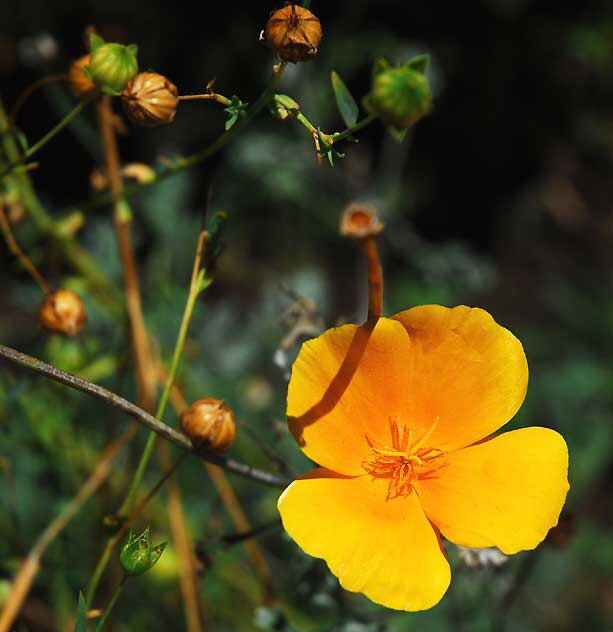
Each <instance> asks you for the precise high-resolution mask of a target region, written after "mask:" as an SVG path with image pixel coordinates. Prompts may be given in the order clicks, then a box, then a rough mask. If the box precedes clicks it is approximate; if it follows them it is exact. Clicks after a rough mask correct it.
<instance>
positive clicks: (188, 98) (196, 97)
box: [179, 92, 232, 105]
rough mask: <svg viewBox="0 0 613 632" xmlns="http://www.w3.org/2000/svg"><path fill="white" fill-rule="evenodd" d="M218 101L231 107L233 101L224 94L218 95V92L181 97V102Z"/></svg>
mask: <svg viewBox="0 0 613 632" xmlns="http://www.w3.org/2000/svg"><path fill="white" fill-rule="evenodd" d="M195 100H199V101H204V100H209V101H217V103H221V104H222V105H231V104H232V101H231V100H230V99H228V97H224V96H223V94H217V93H216V92H207V93H206V94H183V95H181V96H180V97H179V101H195Z"/></svg>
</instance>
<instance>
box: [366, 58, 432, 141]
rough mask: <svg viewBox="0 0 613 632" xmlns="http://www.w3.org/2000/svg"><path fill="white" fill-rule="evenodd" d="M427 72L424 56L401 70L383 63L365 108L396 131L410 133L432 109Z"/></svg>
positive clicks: (378, 70)
mask: <svg viewBox="0 0 613 632" xmlns="http://www.w3.org/2000/svg"><path fill="white" fill-rule="evenodd" d="M425 68H426V63H425V62H424V58H423V57H422V56H420V57H419V58H416V59H415V60H412V61H411V62H409V63H408V64H407V65H405V66H401V67H400V68H391V67H390V66H389V64H387V63H385V62H384V61H380V62H379V64H378V67H377V68H376V72H375V77H374V79H373V83H372V88H371V91H370V94H369V95H368V96H367V97H366V98H365V99H364V105H365V106H366V108H367V109H368V110H369V111H370V112H372V113H374V114H378V115H379V116H380V117H381V119H382V120H383V122H384V123H386V124H387V125H390V126H392V127H394V128H396V130H403V129H407V128H408V127H410V126H411V125H413V124H414V123H416V122H417V121H418V120H419V119H421V118H423V117H424V116H425V115H426V114H428V112H430V110H431V108H432V93H431V91H430V85H429V84H428V80H427V79H426V77H425V75H424V71H425Z"/></svg>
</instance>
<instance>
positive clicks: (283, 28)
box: [260, 4, 322, 64]
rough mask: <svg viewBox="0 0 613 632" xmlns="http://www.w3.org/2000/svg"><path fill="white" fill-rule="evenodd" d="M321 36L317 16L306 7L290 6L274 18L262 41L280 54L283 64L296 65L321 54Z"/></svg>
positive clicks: (271, 19)
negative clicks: (288, 62) (318, 52)
mask: <svg viewBox="0 0 613 632" xmlns="http://www.w3.org/2000/svg"><path fill="white" fill-rule="evenodd" d="M321 36H322V33H321V24H320V22H319V19H318V18H317V17H316V16H315V15H313V14H312V13H311V12H310V11H309V10H308V9H305V8H304V7H301V6H299V5H296V4H288V5H286V6H284V7H283V8H282V9H278V10H277V11H274V12H273V13H272V14H271V16H270V18H269V19H268V22H266V27H265V28H264V30H263V31H262V34H261V35H260V40H262V41H264V42H265V43H266V45H267V46H269V47H270V48H272V49H273V50H276V51H277V53H278V54H279V57H280V58H281V59H282V60H283V61H291V62H292V63H294V64H295V63H297V62H299V61H302V60H303V59H305V58H309V57H313V56H314V55H316V54H317V47H318V46H319V42H320V41H321Z"/></svg>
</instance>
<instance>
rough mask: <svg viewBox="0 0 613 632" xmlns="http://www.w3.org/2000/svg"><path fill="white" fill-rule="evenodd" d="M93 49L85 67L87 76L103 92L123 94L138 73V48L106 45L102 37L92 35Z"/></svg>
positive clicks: (111, 43)
mask: <svg viewBox="0 0 613 632" xmlns="http://www.w3.org/2000/svg"><path fill="white" fill-rule="evenodd" d="M91 48H92V51H91V54H90V55H91V59H90V62H89V64H88V65H87V66H85V74H86V75H87V77H88V78H89V79H90V80H91V81H92V82H93V83H94V84H95V85H96V87H97V88H98V89H99V90H101V91H102V92H104V93H106V94H113V95H119V94H121V93H122V92H123V89H124V88H125V87H126V84H127V83H128V81H130V79H132V77H134V75H135V74H136V73H137V72H138V60H137V59H136V53H137V52H138V46H136V45H135V44H131V45H130V46H124V45H123V44H116V43H114V42H110V43H105V42H104V40H103V39H102V38H101V37H99V36H97V35H92V37H91Z"/></svg>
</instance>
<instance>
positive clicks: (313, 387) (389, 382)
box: [287, 318, 410, 474]
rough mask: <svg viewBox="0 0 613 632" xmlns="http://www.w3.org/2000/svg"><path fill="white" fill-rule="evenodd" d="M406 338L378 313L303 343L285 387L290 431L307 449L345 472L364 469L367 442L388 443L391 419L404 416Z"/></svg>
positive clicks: (320, 460)
mask: <svg viewBox="0 0 613 632" xmlns="http://www.w3.org/2000/svg"><path fill="white" fill-rule="evenodd" d="M409 344H410V343H409V337H408V336H407V333H406V331H405V329H404V328H403V327H402V325H401V324H400V323H398V322H396V321H394V320H390V319H389V318H380V319H379V320H378V321H377V322H376V325H375V323H374V322H369V323H368V324H367V325H364V326H362V327H357V326H355V325H345V326H343V327H337V328H335V329H329V330H328V331H326V332H325V333H323V334H322V335H321V336H319V338H316V339H314V340H309V341H308V342H305V343H304V344H303V345H302V349H301V350H300V354H299V355H298V358H297V359H296V362H295V363H294V366H293V368H292V377H291V380H290V383H289V389H288V393H287V415H288V421H289V426H290V430H291V431H292V434H293V435H294V437H295V438H296V441H297V442H298V444H299V445H300V446H301V448H302V449H303V451H304V452H305V454H306V455H307V456H308V457H310V458H311V459H313V460H314V461H315V462H317V463H318V464H319V465H323V466H325V467H329V468H330V469H332V470H334V471H335V472H341V473H342V474H363V473H364V470H363V469H362V467H361V463H362V461H363V460H364V459H365V458H367V457H368V458H370V456H371V450H370V448H369V446H368V443H367V441H366V434H367V433H368V434H369V435H370V436H371V438H372V439H374V440H377V441H380V442H381V443H384V444H389V442H390V431H389V419H390V417H393V416H396V417H399V418H400V417H403V416H404V410H405V409H406V402H407V391H406V384H407V381H408V379H409V364H410V357H409V351H410V349H409Z"/></svg>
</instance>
